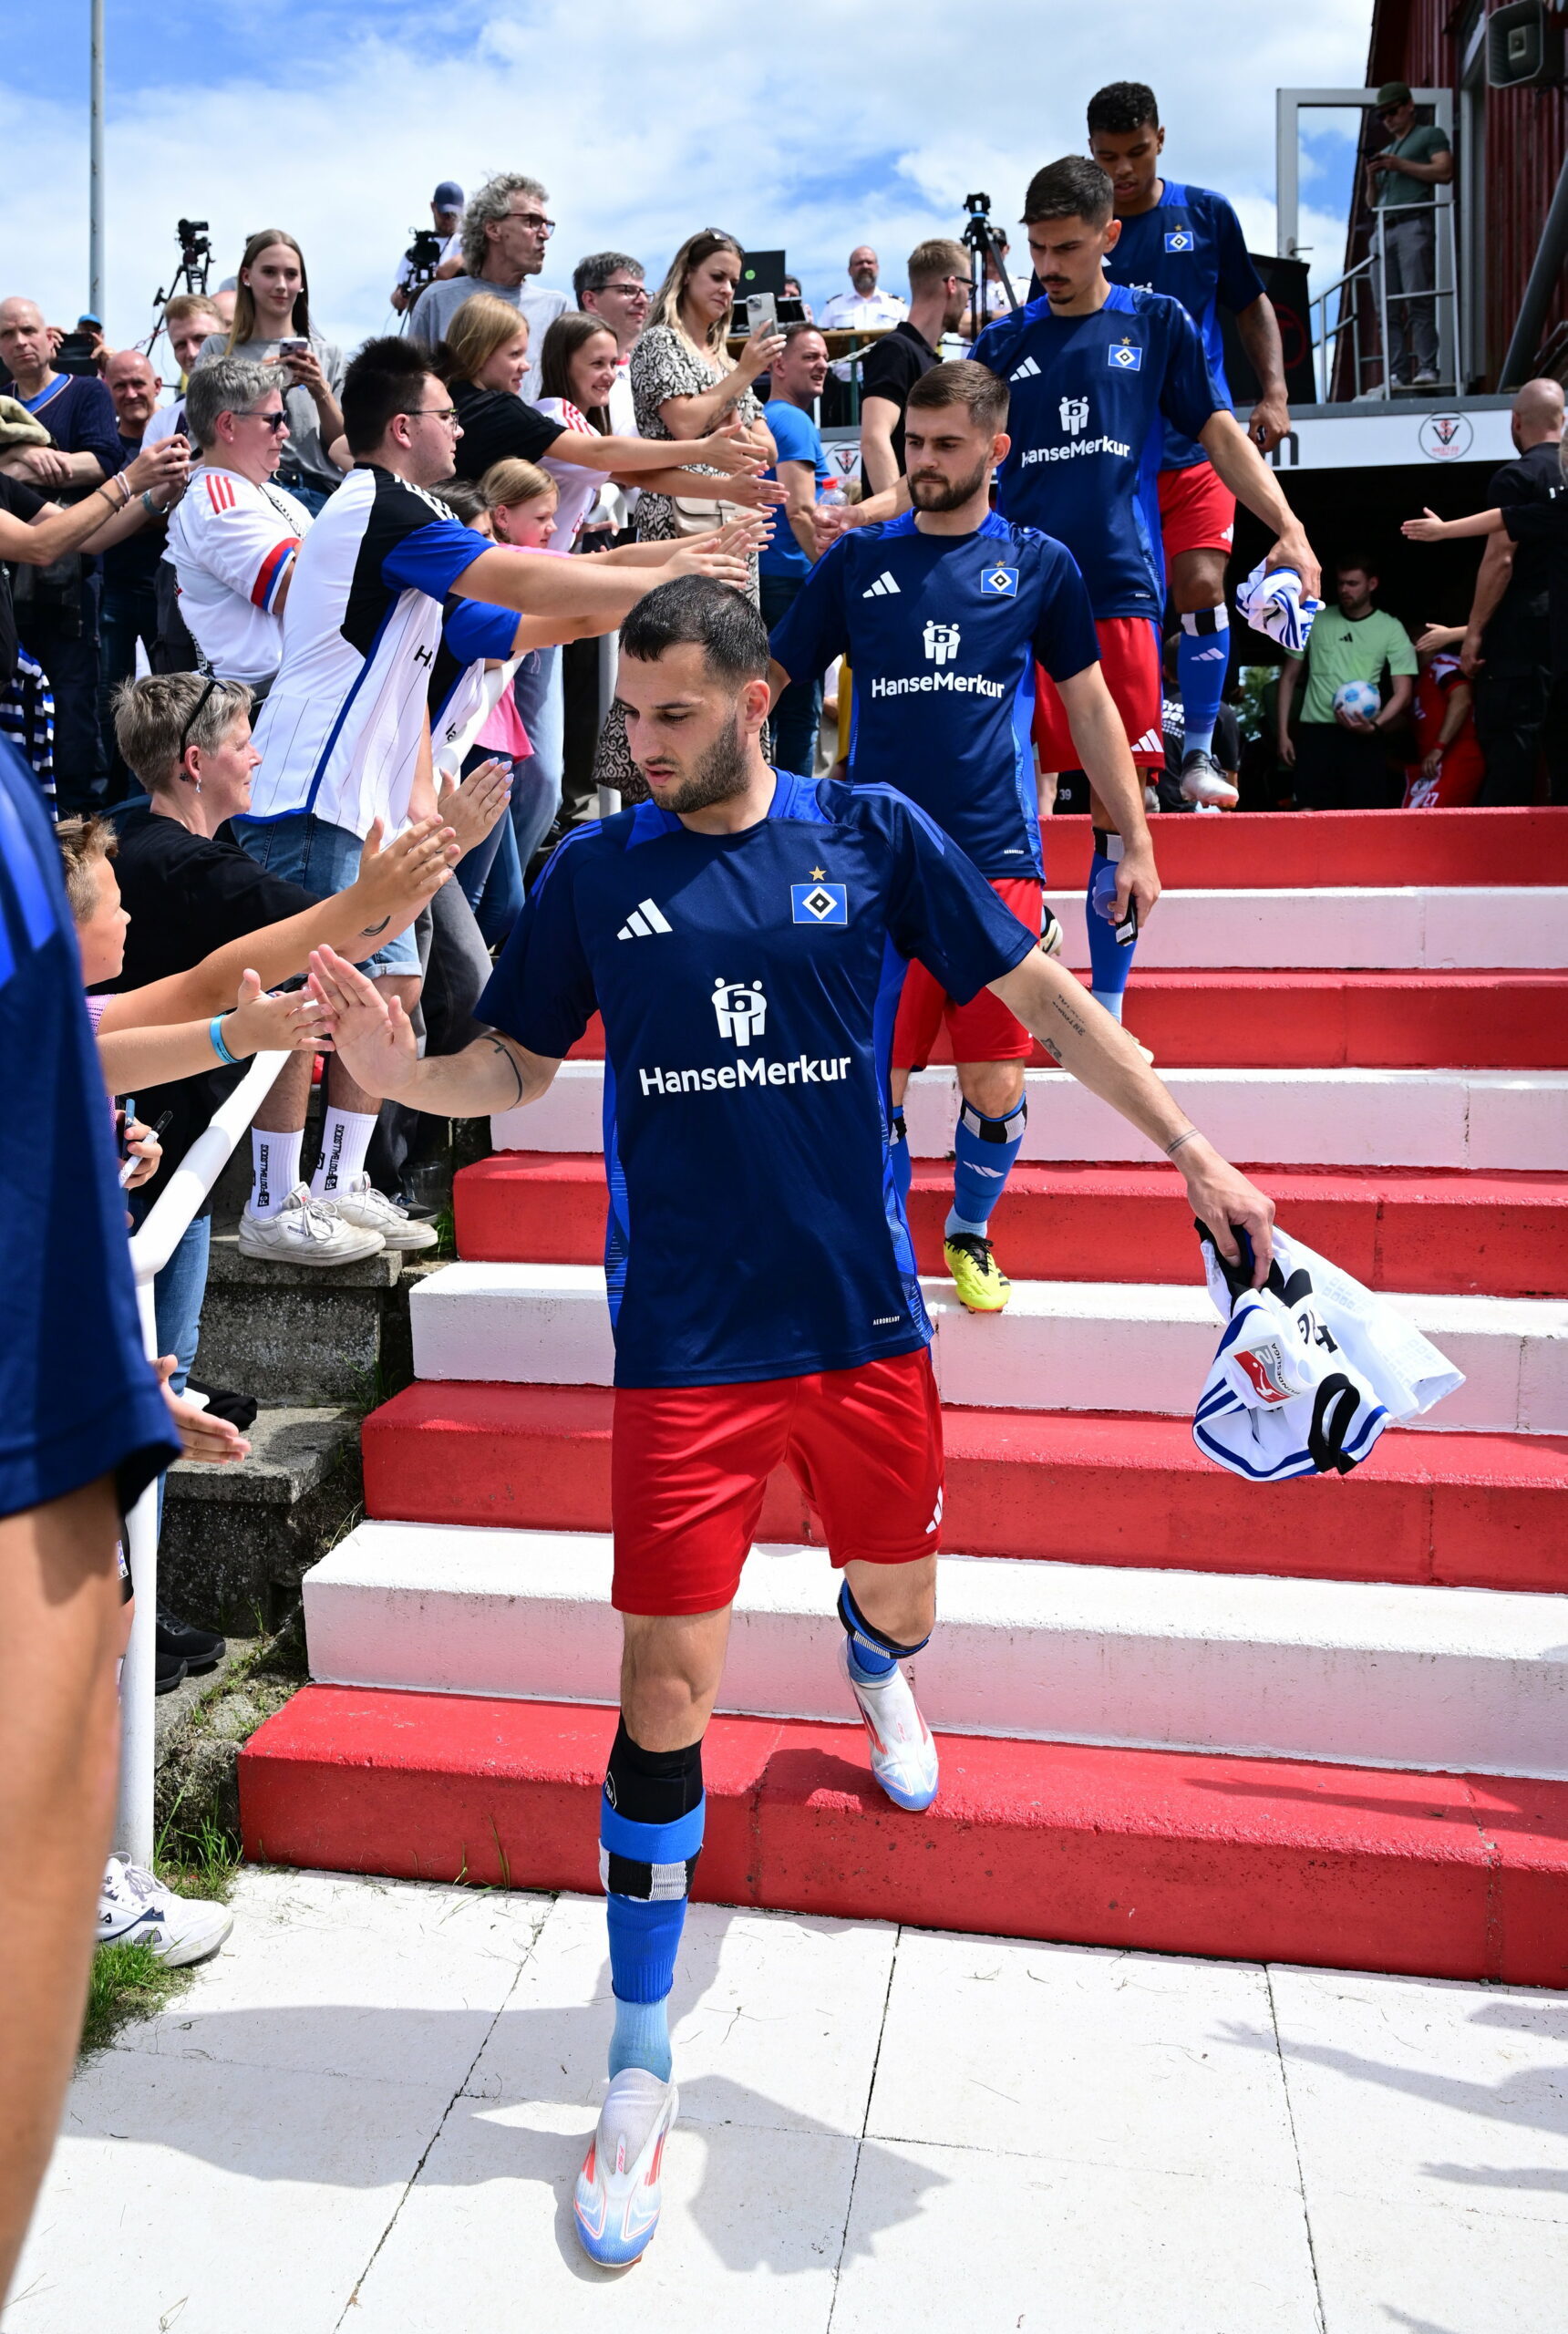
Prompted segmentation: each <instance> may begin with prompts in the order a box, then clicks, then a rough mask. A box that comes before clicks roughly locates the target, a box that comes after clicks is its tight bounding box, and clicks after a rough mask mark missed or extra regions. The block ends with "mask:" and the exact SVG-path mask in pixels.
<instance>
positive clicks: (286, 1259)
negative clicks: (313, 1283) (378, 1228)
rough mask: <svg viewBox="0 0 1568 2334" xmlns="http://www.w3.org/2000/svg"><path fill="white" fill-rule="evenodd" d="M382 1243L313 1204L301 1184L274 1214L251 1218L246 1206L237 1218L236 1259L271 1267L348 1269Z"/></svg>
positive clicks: (379, 1248) (377, 1250)
mask: <svg viewBox="0 0 1568 2334" xmlns="http://www.w3.org/2000/svg"><path fill="white" fill-rule="evenodd" d="M386 1244H387V1243H386V1242H385V1241H384V1240H383V1238H382V1237H381V1234H380V1233H379V1232H366V1231H365V1230H363V1229H362V1228H361V1227H360V1226H359V1225H358V1224H350V1223H349V1221H348V1219H347V1218H346V1216H342V1215H339V1214H338V1213H337V1210H336V1209H335V1208H334V1207H329V1206H325V1205H324V1204H323V1203H322V1202H321V1201H320V1200H315V1199H313V1198H312V1197H311V1195H310V1192H309V1190H308V1188H307V1187H306V1185H305V1184H304V1183H299V1184H296V1185H295V1187H294V1190H293V1191H292V1192H291V1193H289V1195H288V1197H287V1199H286V1200H285V1201H284V1203H283V1205H282V1207H281V1208H280V1209H279V1210H278V1212H277V1213H276V1215H253V1214H252V1213H251V1210H250V1207H249V1205H248V1204H247V1206H246V1208H245V1212H244V1213H243V1215H242V1216H241V1218H240V1238H239V1249H240V1254H241V1255H242V1256H257V1257H260V1258H262V1259H263V1260H264V1261H265V1262H266V1263H268V1264H272V1265H353V1264H357V1263H358V1262H359V1260H360V1258H361V1257H363V1256H377V1255H380V1253H381V1251H382V1249H383V1248H384V1247H385V1246H386Z"/></svg>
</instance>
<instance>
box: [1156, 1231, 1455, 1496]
mask: <svg viewBox="0 0 1568 2334" xmlns="http://www.w3.org/2000/svg"><path fill="white" fill-rule="evenodd" d="M1202 1250H1203V1265H1204V1270H1205V1271H1206V1273H1207V1275H1208V1280H1209V1295H1210V1296H1211V1297H1212V1299H1213V1303H1214V1310H1215V1311H1216V1312H1217V1313H1218V1315H1219V1317H1220V1318H1221V1320H1222V1321H1223V1322H1224V1323H1225V1325H1226V1327H1225V1333H1224V1335H1223V1336H1222V1338H1221V1339H1220V1344H1219V1349H1218V1351H1217V1352H1216V1354H1215V1356H1214V1362H1213V1367H1212V1369H1211V1370H1210V1372H1209V1375H1208V1378H1207V1379H1206V1380H1205V1382H1204V1386H1203V1391H1202V1395H1201V1397H1200V1398H1199V1402H1198V1409H1197V1412H1196V1414H1195V1416H1194V1418H1193V1420H1192V1440H1193V1441H1194V1442H1195V1443H1196V1444H1197V1446H1198V1448H1199V1450H1200V1451H1202V1453H1203V1455H1204V1457H1205V1458H1208V1459H1212V1460H1213V1461H1214V1462H1215V1464H1216V1465H1217V1466H1221V1467H1228V1468H1229V1469H1230V1471H1231V1472H1232V1474H1233V1475H1244V1476H1245V1477H1246V1479H1247V1481H1248V1482H1254V1483H1274V1482H1283V1481H1284V1479H1285V1478H1287V1477H1289V1476H1292V1475H1323V1474H1329V1473H1336V1474H1341V1475H1347V1474H1348V1473H1349V1472H1350V1470H1351V1469H1352V1467H1355V1466H1357V1465H1358V1464H1359V1462H1360V1461H1362V1460H1363V1459H1365V1458H1366V1456H1367V1452H1368V1451H1370V1450H1371V1448H1372V1445H1373V1444H1374V1443H1375V1442H1376V1441H1377V1438H1378V1436H1379V1435H1380V1434H1381V1433H1382V1431H1383V1430H1384V1428H1385V1427H1386V1426H1387V1425H1388V1424H1389V1422H1390V1420H1399V1419H1409V1418H1415V1417H1417V1416H1418V1413H1419V1412H1421V1411H1422V1410H1430V1409H1431V1407H1432V1405H1433V1403H1434V1402H1440V1401H1441V1400H1442V1399H1443V1397H1444V1395H1445V1394H1451V1393H1452V1392H1453V1391H1454V1390H1455V1389H1456V1388H1457V1387H1460V1386H1462V1385H1463V1384H1464V1374H1463V1372H1462V1371H1461V1370H1458V1369H1455V1368H1452V1367H1451V1365H1450V1364H1449V1362H1447V1361H1446V1360H1445V1359H1444V1358H1443V1356H1442V1355H1441V1354H1440V1353H1439V1351H1438V1349H1437V1348H1436V1346H1434V1345H1432V1344H1430V1343H1429V1340H1428V1339H1427V1338H1425V1337H1422V1335H1421V1333H1420V1331H1419V1330H1418V1329H1417V1328H1415V1327H1412V1325H1411V1324H1410V1323H1409V1322H1408V1321H1407V1320H1406V1319H1405V1317H1404V1316H1403V1315H1402V1314H1400V1313H1397V1312H1396V1311H1395V1309H1394V1307H1393V1306H1391V1305H1390V1304H1388V1303H1387V1301H1386V1299H1384V1298H1383V1297H1381V1296H1375V1295H1374V1294H1373V1293H1372V1291H1371V1290H1370V1289H1367V1288H1363V1287H1362V1286H1361V1284H1360V1282H1359V1281H1357V1280H1352V1279H1351V1277H1350V1275H1349V1274H1348V1273H1345V1272H1341V1271H1340V1269H1339V1267H1338V1265H1332V1264H1330V1263H1329V1262H1328V1260H1327V1258H1326V1257H1325V1256H1319V1255H1316V1254H1315V1252H1314V1251H1313V1250H1312V1249H1311V1248H1309V1247H1307V1246H1306V1245H1305V1243H1304V1242H1302V1241H1300V1240H1292V1239H1291V1238H1289V1236H1288V1235H1287V1234H1285V1233H1283V1232H1282V1231H1281V1230H1280V1229H1279V1226H1278V1225H1277V1224H1276V1225H1275V1226H1274V1265H1273V1267H1272V1269H1271V1270H1270V1273H1269V1276H1268V1280H1267V1283H1266V1284H1265V1286H1264V1287H1262V1288H1242V1287H1238V1286H1233V1284H1235V1283H1238V1282H1239V1281H1240V1280H1241V1279H1242V1277H1243V1275H1242V1274H1241V1272H1240V1271H1239V1270H1238V1268H1237V1267H1236V1266H1234V1265H1225V1264H1224V1263H1223V1261H1222V1258H1221V1257H1220V1256H1219V1255H1217V1254H1216V1252H1215V1250H1214V1248H1213V1246H1212V1243H1211V1242H1210V1241H1209V1240H1208V1239H1207V1238H1205V1239H1204V1240H1203V1242H1202Z"/></svg>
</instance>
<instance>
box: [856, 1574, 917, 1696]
mask: <svg viewBox="0 0 1568 2334" xmlns="http://www.w3.org/2000/svg"><path fill="white" fill-rule="evenodd" d="M839 1618H840V1620H841V1622H842V1623H843V1625H844V1628H845V1631H846V1633H847V1634H848V1637H849V1640H850V1667H851V1669H852V1670H853V1671H854V1673H855V1675H856V1677H857V1678H859V1679H860V1680H861V1684H862V1685H864V1686H874V1685H875V1684H876V1683H877V1681H878V1679H879V1678H888V1677H891V1676H892V1672H893V1671H894V1670H895V1669H896V1668H898V1665H899V1663H900V1662H901V1661H907V1660H909V1659H910V1658H912V1657H913V1655H914V1654H917V1653H919V1652H920V1650H921V1648H922V1647H924V1646H928V1645H929V1644H930V1643H931V1639H930V1638H929V1637H922V1638H921V1640H920V1644H919V1645H900V1644H899V1643H898V1640H897V1639H896V1638H895V1637H884V1636H883V1635H882V1631H881V1629H879V1628H877V1627H874V1625H873V1624H872V1622H870V1621H868V1620H867V1618H866V1616H865V1615H864V1614H863V1613H862V1612H861V1608H860V1606H858V1605H857V1604H856V1603H855V1600H854V1598H853V1597H852V1596H851V1595H850V1584H849V1582H848V1581H847V1580H843V1581H841V1582H840V1583H839Z"/></svg>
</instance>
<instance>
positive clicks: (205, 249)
mask: <svg viewBox="0 0 1568 2334" xmlns="http://www.w3.org/2000/svg"><path fill="white" fill-rule="evenodd" d="M174 232H175V233H176V234H177V235H178V236H179V238H180V267H181V274H183V275H184V276H185V277H186V278H187V280H188V282H189V284H190V288H191V291H192V292H205V290H206V289H207V277H208V274H209V273H210V271H211V265H212V239H211V235H210V233H209V232H208V225H207V222H206V220H205V219H177V220H176V221H175V222H174ZM198 277H200V279H201V280H200V281H199V282H198V280H197V279H198Z"/></svg>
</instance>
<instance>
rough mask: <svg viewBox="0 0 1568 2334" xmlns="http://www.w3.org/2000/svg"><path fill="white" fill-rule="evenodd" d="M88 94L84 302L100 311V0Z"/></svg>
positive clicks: (95, 4) (98, 0)
mask: <svg viewBox="0 0 1568 2334" xmlns="http://www.w3.org/2000/svg"><path fill="white" fill-rule="evenodd" d="M91 7H92V97H91V115H92V120H91V130H90V160H89V164H88V172H89V184H88V307H89V308H90V309H91V310H92V312H93V314H94V315H95V316H98V317H101V316H102V315H103V312H104V293H103V0H91Z"/></svg>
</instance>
